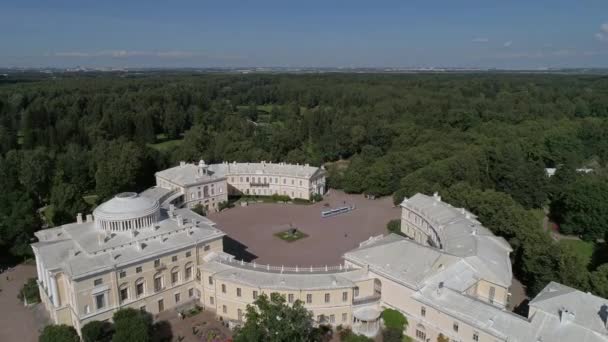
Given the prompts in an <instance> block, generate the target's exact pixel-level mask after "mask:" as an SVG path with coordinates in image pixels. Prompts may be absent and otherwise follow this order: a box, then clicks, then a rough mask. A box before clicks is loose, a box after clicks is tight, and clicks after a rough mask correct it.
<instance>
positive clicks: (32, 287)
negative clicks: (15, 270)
mask: <svg viewBox="0 0 608 342" xmlns="http://www.w3.org/2000/svg"><path fill="white" fill-rule="evenodd" d="M18 297H19V299H20V300H21V301H27V303H28V304H33V303H38V302H40V290H39V289H38V283H37V282H36V278H30V279H28V281H27V282H26V283H25V284H23V287H22V288H21V291H19V295H18Z"/></svg>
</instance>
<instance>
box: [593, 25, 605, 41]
mask: <svg viewBox="0 0 608 342" xmlns="http://www.w3.org/2000/svg"><path fill="white" fill-rule="evenodd" d="M595 38H596V39H597V40H599V41H601V42H608V23H603V24H602V25H600V32H597V33H596V34H595Z"/></svg>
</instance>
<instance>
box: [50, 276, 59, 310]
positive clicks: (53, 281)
mask: <svg viewBox="0 0 608 342" xmlns="http://www.w3.org/2000/svg"><path fill="white" fill-rule="evenodd" d="M49 276H50V280H51V299H52V300H53V306H55V307H58V306H59V294H58V291H57V278H55V276H54V275H52V274H49Z"/></svg>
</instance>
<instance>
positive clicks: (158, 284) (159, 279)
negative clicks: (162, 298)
mask: <svg viewBox="0 0 608 342" xmlns="http://www.w3.org/2000/svg"><path fill="white" fill-rule="evenodd" d="M163 282H164V281H163V275H162V273H160V272H159V273H156V274H155V275H154V292H158V291H161V290H162V289H163V285H164V284H163Z"/></svg>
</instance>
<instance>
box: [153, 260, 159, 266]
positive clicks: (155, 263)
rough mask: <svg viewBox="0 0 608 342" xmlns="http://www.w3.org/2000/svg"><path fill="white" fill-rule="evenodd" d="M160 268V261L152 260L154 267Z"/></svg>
mask: <svg viewBox="0 0 608 342" xmlns="http://www.w3.org/2000/svg"><path fill="white" fill-rule="evenodd" d="M158 266H160V259H156V260H154V267H158Z"/></svg>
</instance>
